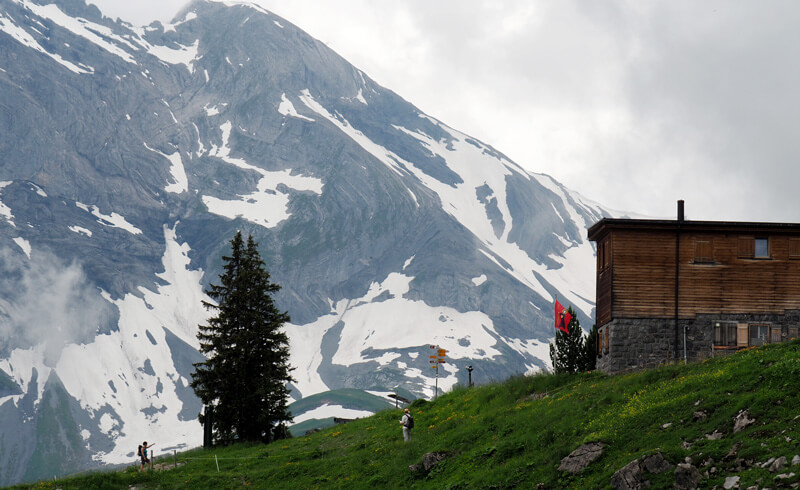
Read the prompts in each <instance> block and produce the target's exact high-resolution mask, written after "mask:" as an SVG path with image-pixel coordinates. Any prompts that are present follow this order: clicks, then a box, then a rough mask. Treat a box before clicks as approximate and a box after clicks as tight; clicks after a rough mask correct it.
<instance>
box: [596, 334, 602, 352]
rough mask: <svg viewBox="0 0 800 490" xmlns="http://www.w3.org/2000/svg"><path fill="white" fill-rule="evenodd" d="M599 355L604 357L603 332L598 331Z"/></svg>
mask: <svg viewBox="0 0 800 490" xmlns="http://www.w3.org/2000/svg"><path fill="white" fill-rule="evenodd" d="M597 355H598V356H601V355H603V330H602V329H601V330H598V331H597Z"/></svg>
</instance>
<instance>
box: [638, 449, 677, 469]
mask: <svg viewBox="0 0 800 490" xmlns="http://www.w3.org/2000/svg"><path fill="white" fill-rule="evenodd" d="M642 468H644V469H645V471H647V472H648V473H664V472H665V471H669V470H671V469H672V464H671V463H670V462H669V461H667V460H666V459H665V458H664V456H663V455H662V454H661V453H656V454H651V455H650V456H645V457H644V459H642Z"/></svg>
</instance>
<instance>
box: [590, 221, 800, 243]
mask: <svg viewBox="0 0 800 490" xmlns="http://www.w3.org/2000/svg"><path fill="white" fill-rule="evenodd" d="M612 230H626V231H641V232H673V233H674V232H677V231H688V232H692V233H741V234H770V235H778V234H792V235H800V223H768V222H741V221H691V220H667V219H630V218H603V219H601V220H600V221H598V222H597V223H595V224H594V225H592V226H591V228H589V232H588V238H589V240H591V241H597V240H599V239H601V238H602V237H603V236H605V234H606V233H608V232H610V231H612Z"/></svg>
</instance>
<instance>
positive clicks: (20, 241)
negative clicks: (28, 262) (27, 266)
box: [13, 237, 31, 258]
mask: <svg viewBox="0 0 800 490" xmlns="http://www.w3.org/2000/svg"><path fill="white" fill-rule="evenodd" d="M13 240H14V243H16V244H17V245H18V246H19V248H21V249H22V251H23V252H25V255H27V256H28V258H31V242H29V241H28V240H26V239H24V238H22V237H17V238H14V239H13Z"/></svg>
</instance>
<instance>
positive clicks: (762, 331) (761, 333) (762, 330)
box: [750, 324, 769, 347]
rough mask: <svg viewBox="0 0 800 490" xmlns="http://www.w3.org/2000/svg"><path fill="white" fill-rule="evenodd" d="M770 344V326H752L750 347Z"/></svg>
mask: <svg viewBox="0 0 800 490" xmlns="http://www.w3.org/2000/svg"><path fill="white" fill-rule="evenodd" d="M768 343H769V325H752V324H751V325H750V347H756V346H759V345H764V344H768Z"/></svg>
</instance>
